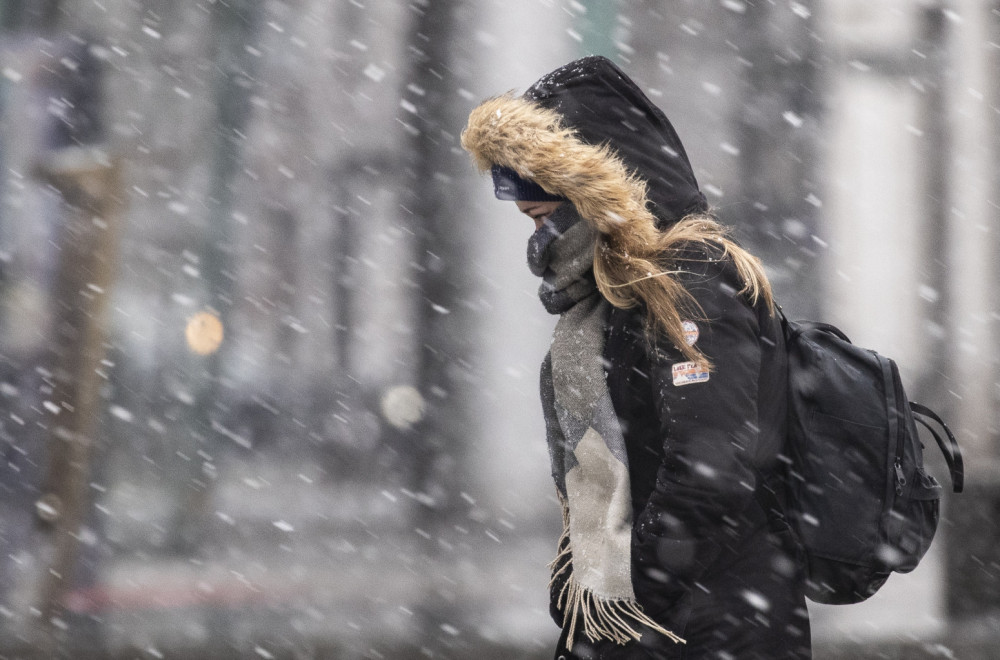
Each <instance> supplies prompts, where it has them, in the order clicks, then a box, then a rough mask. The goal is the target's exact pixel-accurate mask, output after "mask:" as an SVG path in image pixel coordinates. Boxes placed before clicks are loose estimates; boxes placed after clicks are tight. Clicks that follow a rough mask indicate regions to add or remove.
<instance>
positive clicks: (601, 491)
mask: <svg viewBox="0 0 1000 660" xmlns="http://www.w3.org/2000/svg"><path fill="white" fill-rule="evenodd" d="M596 237H597V234H596V231H595V230H594V229H593V228H592V227H591V225H590V224H589V223H588V222H585V221H581V219H580V216H579V215H578V214H577V212H576V209H575V207H573V205H572V204H569V203H564V204H562V205H561V206H560V207H559V208H558V209H556V211H555V212H554V213H553V214H552V215H551V216H549V218H548V219H547V220H546V222H545V224H544V225H543V226H542V227H541V228H540V229H539V230H538V231H536V232H535V233H534V234H533V235H532V236H531V239H530V240H529V241H528V265H529V267H530V268H531V271H532V272H533V273H534V274H535V275H538V276H540V277H542V278H543V281H542V285H541V287H540V288H539V291H538V295H539V298H541V300H542V304H543V305H545V309H546V310H547V311H548V312H549V313H551V314H558V315H559V320H558V321H557V322H556V327H555V330H554V331H553V335H552V345H551V349H550V351H549V354H548V355H547V356H546V358H545V360H544V362H543V363H542V373H541V395H542V408H543V412H544V414H545V426H546V435H547V440H548V446H549V457H550V459H551V461H552V477H553V479H554V480H555V484H556V490H557V491H558V493H559V499H560V502H561V503H562V508H563V536H562V538H560V543H559V547H560V552H559V554H558V555H557V556H556V558H555V560H554V561H553V562H552V580H553V583H560V582H561V584H562V587H561V590H560V593H559V594H558V595H557V603H558V606H559V608H560V609H562V611H563V612H564V613H565V615H564V618H563V625H564V626H568V627H569V631H568V635H567V648H570V649H571V647H572V643H573V639H574V637H575V632H576V629H577V627H578V626H579V627H580V629H581V630H582V631H583V633H584V634H585V635H586V636H587V638H588V639H590V640H591V641H597V640H599V639H602V638H604V639H611V640H614V641H615V642H617V643H619V644H624V643H626V642H628V641H630V640H636V639H639V637H640V633H639V631H638V630H637V629H636V625H635V624H636V623H639V624H643V625H646V626H649V627H651V628H653V629H655V630H657V631H659V632H661V633H663V634H665V635H667V636H669V637H670V638H671V639H674V640H675V641H683V640H681V639H680V638H679V637H677V636H676V635H674V634H673V633H671V632H670V631H668V630H665V629H663V628H662V627H660V626H659V625H657V624H656V622H654V621H653V620H652V619H650V618H649V617H647V616H646V615H645V614H643V612H642V608H641V607H640V605H639V604H638V603H637V602H636V599H635V593H634V592H633V590H632V576H631V565H632V563H631V542H632V501H631V491H630V487H629V471H628V455H627V453H626V451H625V440H624V438H623V436H622V430H621V426H620V424H619V422H618V416H617V415H616V414H615V410H614V407H613V405H612V403H611V394H610V392H608V387H607V382H606V375H605V370H604V330H605V320H606V318H607V313H608V309H609V303H608V302H607V301H606V300H605V299H604V297H603V296H602V295H601V294H600V291H599V290H598V289H597V284H596V282H595V281H594V277H593V271H592V268H593V258H594V245H595V241H596Z"/></svg>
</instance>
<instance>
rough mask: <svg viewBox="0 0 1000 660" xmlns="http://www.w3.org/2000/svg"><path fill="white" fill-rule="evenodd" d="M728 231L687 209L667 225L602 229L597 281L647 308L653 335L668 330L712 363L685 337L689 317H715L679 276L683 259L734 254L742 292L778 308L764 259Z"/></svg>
mask: <svg viewBox="0 0 1000 660" xmlns="http://www.w3.org/2000/svg"><path fill="white" fill-rule="evenodd" d="M630 224H631V223H630ZM728 234H729V232H728V231H727V229H726V228H725V227H724V226H722V225H721V224H719V223H718V222H717V221H716V220H715V219H714V218H712V217H711V216H709V215H707V214H693V215H689V216H687V217H685V218H683V219H681V220H680V221H679V222H677V223H676V224H674V225H672V226H670V227H669V228H667V229H666V230H664V231H661V230H659V229H657V228H656V227H655V226H654V225H653V224H652V223H649V224H643V225H640V226H623V227H620V230H618V231H613V232H610V233H603V232H602V234H601V236H600V238H599V239H598V242H597V245H596V247H595V250H594V277H595V279H596V280H597V286H598V288H599V289H600V291H601V293H602V294H603V295H604V297H605V298H607V300H608V301H609V302H610V303H611V304H612V305H614V306H615V307H620V308H631V307H636V306H642V307H643V308H645V311H646V329H647V332H648V333H649V334H650V335H656V334H659V333H662V334H665V335H666V336H667V338H669V339H670V341H671V342H672V343H673V344H674V346H676V347H677V349H678V350H680V352H681V353H682V354H683V355H684V356H685V357H686V358H687V359H688V360H691V361H695V362H700V363H703V364H705V365H706V366H711V364H710V361H709V360H708V358H707V357H706V356H705V355H703V354H702V353H701V351H700V350H698V348H697V347H696V346H695V345H690V344H689V343H688V342H687V341H686V340H685V333H684V327H683V322H684V321H685V320H688V319H695V318H696V319H699V320H705V321H711V319H704V318H703V314H704V312H703V311H702V310H701V309H700V307H699V305H698V303H697V301H696V300H695V299H694V297H693V296H692V295H691V293H690V292H689V291H688V290H687V288H685V286H684V284H683V283H682V282H681V281H680V280H679V278H678V275H679V274H680V273H681V272H683V270H684V266H685V263H690V262H692V261H693V260H696V259H699V258H703V259H707V258H716V257H717V258H718V259H730V260H731V261H732V263H733V265H734V266H735V267H736V270H737V273H738V274H739V277H740V281H741V282H742V283H743V288H742V289H741V290H740V292H739V294H740V295H745V296H746V297H747V299H748V300H749V302H750V303H751V304H753V305H756V304H757V302H758V301H760V300H763V301H764V303H765V304H766V305H767V306H768V309H769V311H770V312H771V313H772V314H773V312H774V298H773V294H772V292H771V284H770V282H769V281H768V279H767V275H766V273H765V272H764V268H763V266H762V265H761V262H760V259H758V258H757V257H755V256H753V255H752V254H750V253H749V252H747V251H746V250H745V249H743V248H742V247H740V246H739V245H738V244H736V243H735V242H734V241H733V240H732V239H731V238H730V237H729V235H728Z"/></svg>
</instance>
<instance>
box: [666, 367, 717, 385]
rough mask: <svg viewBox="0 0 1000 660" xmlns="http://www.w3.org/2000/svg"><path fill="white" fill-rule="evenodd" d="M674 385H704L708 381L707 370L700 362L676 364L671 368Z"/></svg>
mask: <svg viewBox="0 0 1000 660" xmlns="http://www.w3.org/2000/svg"><path fill="white" fill-rule="evenodd" d="M672 371H673V376H674V385H676V386H677V387H680V386H681V385H690V384H692V383H704V382H705V381H707V380H708V369H707V368H706V367H705V365H703V364H701V363H700V362H678V363H677V364H675V365H674V366H673V368H672Z"/></svg>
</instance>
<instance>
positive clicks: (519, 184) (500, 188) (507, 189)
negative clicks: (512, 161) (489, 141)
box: [490, 165, 566, 202]
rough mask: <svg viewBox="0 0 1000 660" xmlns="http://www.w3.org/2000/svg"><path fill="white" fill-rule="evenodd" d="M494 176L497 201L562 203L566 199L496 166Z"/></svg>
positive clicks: (501, 166) (492, 170)
mask: <svg viewBox="0 0 1000 660" xmlns="http://www.w3.org/2000/svg"><path fill="white" fill-rule="evenodd" d="M490 171H491V173H492V174H493V193H494V194H495V195H496V196H497V199H503V200H507V201H510V200H518V201H522V202H562V201H565V200H566V198H565V197H560V196H558V195H553V194H550V193H548V192H546V191H545V189H544V188H542V187H541V186H540V185H538V184H537V183H535V182H534V181H532V180H530V179H525V178H522V177H521V176H519V175H518V173H517V172H515V171H514V170H512V169H510V168H509V167H504V166H503V165H494V166H493V167H492V169H491V170H490Z"/></svg>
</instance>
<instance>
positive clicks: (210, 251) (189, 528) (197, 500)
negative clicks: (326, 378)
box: [171, 0, 264, 551]
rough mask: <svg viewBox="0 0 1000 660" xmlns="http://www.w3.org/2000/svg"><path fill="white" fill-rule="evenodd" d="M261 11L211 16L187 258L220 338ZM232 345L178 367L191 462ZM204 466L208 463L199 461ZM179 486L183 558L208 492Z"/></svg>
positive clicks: (228, 298) (197, 466)
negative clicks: (202, 184) (209, 123)
mask: <svg viewBox="0 0 1000 660" xmlns="http://www.w3.org/2000/svg"><path fill="white" fill-rule="evenodd" d="M263 5H264V3H262V2H257V1H256V0H230V1H229V2H225V3H221V2H220V3H216V4H215V5H213V6H212V8H211V20H212V30H211V32H212V35H213V40H214V44H215V48H214V49H213V50H214V53H213V63H214V73H215V80H214V81H213V89H212V93H213V94H214V95H215V102H214V104H213V106H214V108H215V112H216V116H215V122H216V124H215V126H214V127H213V128H212V129H211V133H212V136H213V141H212V148H211V152H210V157H211V158H212V162H211V163H210V170H209V171H210V175H209V176H210V183H209V190H208V199H207V202H208V204H207V210H206V214H207V221H206V223H205V233H204V235H203V237H202V240H201V241H200V243H199V245H198V246H197V247H196V248H194V250H195V251H196V252H198V253H200V254H199V257H200V264H201V267H200V271H201V274H202V276H203V278H204V282H203V286H204V287H205V291H204V293H203V294H202V295H203V296H204V300H205V305H206V307H207V309H206V310H205V311H207V313H209V314H211V315H213V316H215V317H216V318H217V319H218V321H219V323H220V324H221V327H222V331H223V332H224V333H226V334H227V336H229V337H231V336H232V334H233V330H232V329H231V328H230V327H229V321H230V317H231V311H232V307H233V291H234V290H235V286H236V275H235V273H234V269H235V257H234V254H235V250H236V245H237V241H238V237H237V233H236V220H234V219H233V217H232V216H233V198H234V192H233V188H234V185H235V179H236V176H237V174H238V173H239V172H240V168H241V163H242V162H243V152H244V142H245V138H244V136H245V135H246V133H247V124H248V122H249V120H250V113H251V109H252V107H253V104H252V103H251V102H250V99H251V97H252V95H253V93H254V85H255V78H256V73H257V68H258V67H259V61H260V58H259V57H256V56H255V55H254V54H253V53H254V52H255V51H254V48H253V44H254V43H255V42H256V40H257V38H258V33H259V29H260V24H261V15H262V12H263V11H264V7H263ZM231 345H232V342H231V341H225V340H223V341H222V343H221V345H220V346H219V347H218V350H213V351H210V352H207V353H206V354H203V355H192V356H190V359H189V360H187V361H185V362H184V363H183V364H184V368H185V369H186V370H187V373H186V374H184V375H183V377H184V378H186V379H187V380H188V381H189V382H190V383H191V388H192V392H193V393H194V403H193V404H192V405H191V406H190V408H189V409H190V413H191V414H190V419H189V420H188V425H189V426H188V428H186V429H185V428H184V427H183V425H182V426H181V429H180V433H182V434H183V436H184V437H181V438H178V440H179V449H180V450H181V451H183V452H184V454H185V455H187V456H199V453H198V452H199V450H201V451H202V452H207V453H208V455H209V456H213V455H214V447H213V446H212V444H211V443H209V444H208V445H207V446H206V445H204V444H203V443H205V441H206V440H208V439H210V438H214V437H216V431H214V430H213V424H212V422H213V419H212V414H213V413H214V411H215V410H216V407H215V404H216V402H217V401H218V399H219V397H220V393H221V392H220V390H221V388H220V376H221V372H222V367H223V364H225V362H226V356H227V354H228V352H229V350H230V346H231ZM206 460H208V459H206ZM187 467H188V472H187V478H179V479H178V480H177V484H176V486H177V488H178V489H179V494H180V495H179V500H178V502H177V510H176V521H175V524H174V528H173V529H172V530H171V532H172V534H173V538H172V544H173V546H174V548H175V549H176V550H179V551H187V550H190V549H191V548H192V547H193V545H194V544H195V543H196V542H197V536H198V535H199V533H200V530H201V526H202V524H203V522H204V521H203V514H204V513H205V507H206V506H207V503H208V497H209V494H210V492H211V491H210V488H209V486H208V484H206V483H205V482H204V480H205V479H210V478H211V476H210V474H211V473H210V474H209V475H206V474H204V471H205V466H204V464H203V463H202V462H201V461H198V460H192V461H189V462H188V463H187Z"/></svg>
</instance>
